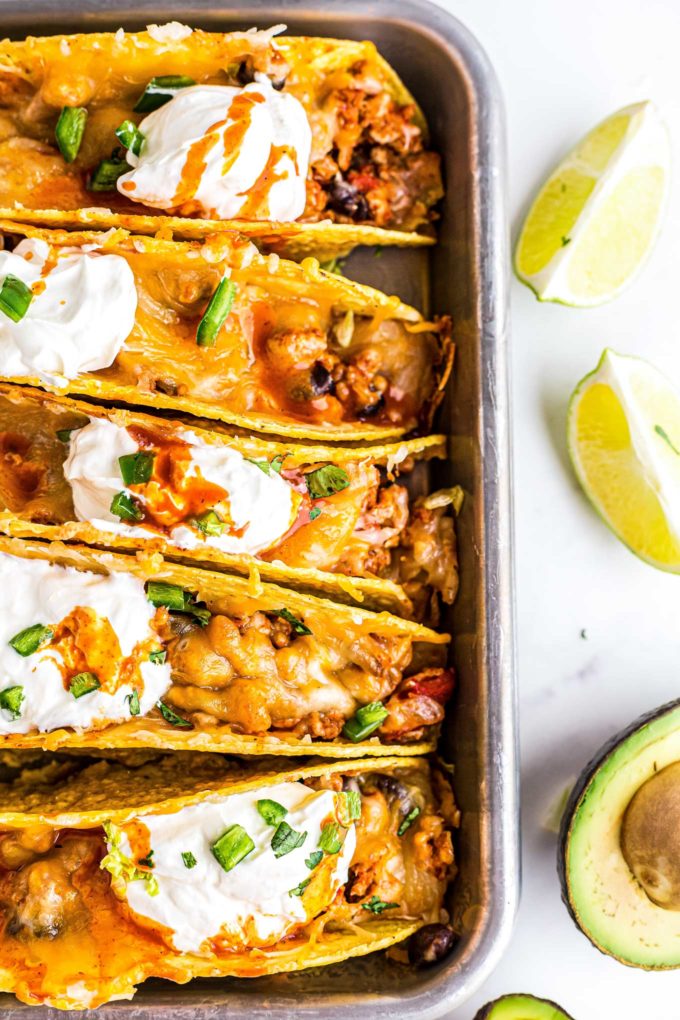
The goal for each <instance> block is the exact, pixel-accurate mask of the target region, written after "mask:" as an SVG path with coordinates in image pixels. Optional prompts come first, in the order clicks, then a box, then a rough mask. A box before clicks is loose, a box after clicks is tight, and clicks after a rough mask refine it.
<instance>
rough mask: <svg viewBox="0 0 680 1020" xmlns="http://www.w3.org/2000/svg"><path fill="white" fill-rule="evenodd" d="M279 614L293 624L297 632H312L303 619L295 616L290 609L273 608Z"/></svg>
mask: <svg viewBox="0 0 680 1020" xmlns="http://www.w3.org/2000/svg"><path fill="white" fill-rule="evenodd" d="M272 612H274V613H275V614H276V615H277V616H280V617H281V619H282V620H285V621H286V622H287V623H289V624H290V625H291V627H292V628H293V630H294V631H295V633H296V634H311V633H312V632H311V630H310V629H309V627H307V626H305V624H304V623H303V622H302V620H298V618H297V616H294V615H293V614H292V613H291V611H290V609H274V610H272Z"/></svg>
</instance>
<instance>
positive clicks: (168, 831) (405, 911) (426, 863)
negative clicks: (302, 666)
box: [0, 759, 458, 1007]
mask: <svg viewBox="0 0 680 1020" xmlns="http://www.w3.org/2000/svg"><path fill="white" fill-rule="evenodd" d="M163 767H164V759H161V760H160V761H156V762H153V763H152V764H149V765H146V766H143V767H142V768H139V769H136V770H132V771H128V772H127V773H126V774H125V777H124V780H123V782H126V783H127V784H128V785H129V784H130V782H131V781H132V782H134V781H135V779H136V780H137V782H139V783H144V782H145V781H148V779H149V777H153V782H155V783H157V782H158V779H157V776H158V771H159V770H161V774H162V770H163ZM331 768H333V767H331ZM124 771H125V770H123V769H121V767H120V766H115V765H110V764H107V763H100V764H98V765H94V766H89V767H88V768H85V769H84V771H83V772H81V773H80V774H77V775H76V777H75V780H71V783H70V790H69V785H68V784H64V785H65V786H66V789H65V791H64V793H65V794H66V796H67V797H69V799H71V798H72V797H73V795H74V793H75V792H76V791H77V789H78V787H79V786H80V787H85V786H86V784H87V783H96V782H97V780H99V781H100V782H101V781H103V782H104V783H105V784H108V783H109V782H110V781H111V780H112V779H114V778H116V775H117V773H122V772H124ZM319 771H320V770H318V769H309V770H308V772H311V773H312V774H311V775H306V774H305V770H301V772H299V773H292V774H289V775H290V778H288V777H287V776H286V774H285V773H284V774H282V776H281V778H280V779H279V780H278V781H277V777H276V776H275V775H272V776H270V777H269V779H271V781H270V782H268V781H266V780H262V779H261V780H259V781H257V779H255V780H254V781H253V779H250V780H248V777H247V776H246V777H245V782H241V783H239V789H241V791H242V792H234V793H230V792H229V788H228V787H227V788H225V787H224V786H222V788H221V789H219V788H218V789H216V790H214V791H212V792H210V793H209V795H208V796H205V795H203V796H201V795H199V796H198V797H196V796H193V797H191V798H185V799H187V800H189V803H186V804H184V805H182V804H180V805H179V807H178V806H177V804H176V802H175V803H173V802H168V803H163V800H162V798H161V797H159V798H157V799H158V800H159V803H158V806H157V807H151V808H149V807H147V808H145V809H144V810H143V811H137V812H135V811H134V810H129V809H128V810H127V811H125V808H126V805H125V801H124V800H123V801H122V803H120V808H121V809H122V810H121V814H125V818H124V820H123V819H120V818H117V817H115V816H114V818H113V819H106V818H105V817H102V816H103V815H104V814H105V811H106V808H105V807H104V810H103V811H102V810H101V806H99V809H98V810H97V812H96V815H95V817H94V818H93V819H92V820H91V821H90V820H89V819H88V818H87V816H84V817H83V819H82V820H79V819H78V809H76V811H75V812H74V811H71V812H70V814H71V816H73V819H74V822H73V823H72V824H73V825H75V827H63V826H60V825H59V823H58V820H57V819H58V811H56V810H54V809H53V810H52V812H51V814H52V815H53V816H55V815H56V816H57V818H56V819H55V821H54V822H53V823H51V824H50V823H49V821H48V822H47V823H45V822H43V823H38V822H37V820H36V821H34V822H33V824H31V815H30V813H29V814H26V815H25V816H24V818H23V819H22V821H23V824H22V826H21V827H15V828H7V827H5V828H4V831H1V830H0V919H1V922H0V926H1V934H0V968H1V969H2V972H3V974H9V975H11V986H12V990H13V991H15V992H16V994H17V995H18V997H19V998H20V999H22V1000H23V1001H26V1002H33V1003H39V1002H49V1003H50V1004H54V1005H57V1006H62V1007H68V1006H69V1005H76V1004H77V1005H80V1006H90V1007H92V1006H96V1005H99V1004H101V1003H103V1002H106V1001H108V999H110V998H111V997H112V996H113V995H114V994H115V993H116V992H123V993H128V994H129V993H130V992H132V991H134V985H135V984H136V983H138V982H140V981H142V980H144V979H145V978H146V977H149V976H152V975H156V976H160V977H167V978H170V979H174V980H187V979H188V978H189V977H191V976H195V975H201V974H202V975H210V974H213V975H218V974H229V973H233V974H238V975H239V976H255V975H257V974H261V973H267V972H270V973H271V972H275V971H276V970H281V969H291V968H290V961H291V960H292V961H294V963H293V969H299V968H300V967H304V966H312V965H314V963H315V962H316V961H317V959H318V961H319V962H326V963H328V962H333V960H341V959H343V958H344V957H345V955H350V952H349V951H350V950H351V951H352V953H355V952H359V953H362V952H370V951H371V949H372V948H374V946H372V942H373V936H372V930H373V929H379V930H380V932H382V933H383V935H387V936H388V937H387V938H385V939H384V940H382V943H381V944H382V945H385V944H390V943H393V942H396V941H399V939H400V938H404V937H406V936H408V935H409V934H411V933H412V932H413V931H414V930H416V929H417V928H419V927H420V926H422V925H423V924H427V923H429V924H440V925H441V924H442V922H445V921H446V916H447V915H446V913H445V911H444V910H443V895H444V891H445V888H446V884H447V881H448V879H450V878H451V877H452V876H453V873H454V857H453V847H452V843H451V828H452V827H453V826H454V825H456V824H457V822H458V813H457V810H456V808H455V805H454V802H453V798H452V795H451V791H450V788H449V786H448V783H447V782H446V780H445V779H444V777H443V775H442V774H440V773H439V772H434V771H431V770H430V768H429V767H428V766H427V764H425V763H423V762H417V761H416V760H415V759H411V764H410V766H409V767H404V768H395V767H392V768H389V769H384V770H381V769H380V766H375V765H374V766H373V767H371V766H370V764H369V765H367V764H366V763H362V767H361V769H360V770H357V769H356V768H355V769H354V770H348V769H347V768H345V769H344V770H343V771H340V770H339V769H338V768H337V767H334V768H333V770H332V771H331V769H330V768H329V770H328V773H327V774H323V772H321V774H319ZM154 772H155V775H153V773H154ZM314 773H316V775H315V774H314ZM211 785H212V786H215V785H216V782H215V780H213V781H212V784H211ZM244 787H245V788H244ZM107 788H109V789H110V786H108V787H107ZM50 789H51V791H52V793H53V795H54V796H55V798H56V801H57V803H58V802H59V799H60V798H61V796H62V790H61V789H60V787H59V786H57V787H56V788H54V787H53V788H50V787H47V788H46V789H45V791H44V792H43V791H40V790H39V792H38V793H37V795H35V794H34V800H35V799H38V800H39V799H40V798H41V796H43V797H47V796H48V795H49V793H50ZM174 794H175V796H176V794H177V790H175V791H174ZM86 796H87V795H86ZM116 802H117V806H118V802H119V798H118V797H117V798H116ZM81 811H82V809H81ZM114 936H115V937H114ZM379 945H380V943H379V944H378V945H376V946H375V948H378V947H379ZM324 947H325V948H324ZM334 947H335V948H334ZM5 980H6V979H5ZM5 987H6V984H5Z"/></svg>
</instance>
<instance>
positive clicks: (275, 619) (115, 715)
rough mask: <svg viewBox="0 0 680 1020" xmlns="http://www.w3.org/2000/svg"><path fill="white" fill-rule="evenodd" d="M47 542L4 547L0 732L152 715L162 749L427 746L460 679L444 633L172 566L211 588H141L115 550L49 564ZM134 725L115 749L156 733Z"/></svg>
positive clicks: (91, 727)
mask: <svg viewBox="0 0 680 1020" xmlns="http://www.w3.org/2000/svg"><path fill="white" fill-rule="evenodd" d="M10 548H12V546H11V545H10ZM13 548H16V549H21V550H22V551H23V550H24V549H25V548H26V547H25V546H23V545H20V544H15V546H14V547H13ZM46 549H49V547H45V546H40V545H38V544H37V543H32V545H31V546H30V547H28V548H27V549H26V551H25V552H24V555H23V556H18V555H13V554H12V553H10V552H0V663H1V665H2V673H3V683H2V686H1V687H0V734H2V735H3V736H5V737H9V736H13V737H18V736H19V735H26V734H36V733H47V732H51V731H54V730H57V729H64V728H69V729H73V730H75V731H76V732H77V733H79V734H81V735H82V734H85V733H88V732H94V731H96V730H98V729H101V728H102V727H105V726H107V725H109V724H112V723H121V722H123V723H124V722H130V723H132V722H135V721H136V722H141V721H142V720H143V719H145V718H148V719H149V720H151V728H152V729H153V728H154V727H155V730H156V731H159V733H160V737H159V739H160V740H161V742H162V741H163V739H167V740H168V741H170V740H171V739H172V735H173V730H176V731H178V732H179V733H180V734H183V733H185V732H186V731H194V730H195V731H197V732H198V733H200V734H203V733H205V734H207V735H208V737H209V738H210V739H211V740H212V743H213V744H214V745H215V746H217V747H219V746H220V737H221V736H223V735H225V734H227V735H233V734H247V735H260V734H268V735H271V736H273V737H277V736H282V737H285V738H295V739H297V740H300V739H302V738H306V739H307V740H309V739H310V738H312V739H317V740H325V741H327V740H333V739H335V738H342V739H343V740H344V741H346V742H349V743H351V744H358V743H361V742H362V741H364V740H367V739H368V738H369V737H372V738H375V737H377V738H378V740H380V741H382V742H384V743H393V744H399V743H414V742H416V741H419V740H422V739H428V740H429V739H432V737H433V735H434V734H435V732H436V731H435V727H436V726H437V724H438V723H440V722H441V720H442V719H443V717H444V705H445V703H446V701H447V700H448V698H449V697H450V696H451V693H452V691H453V674H452V672H451V670H448V669H445V668H444V666H443V649H444V644H443V643H442V642H445V639H443V638H442V637H441V636H439V635H437V634H435V633H434V632H432V631H428V630H427V629H425V628H422V627H418V626H417V625H414V624H410V623H408V622H405V621H400V620H397V619H395V618H394V617H389V616H387V614H381V615H375V614H372V613H367V612H363V613H360V615H357V612H358V611H353V610H349V609H346V608H344V607H341V606H335V605H333V604H332V603H329V602H325V601H322V600H319V599H315V598H311V597H309V596H300V595H296V594H295V593H293V592H287V591H286V590H285V589H280V588H274V587H269V586H264V587H263V591H262V593H261V594H259V595H257V596H254V595H249V594H248V582H246V581H244V580H242V579H239V578H227V577H225V576H224V575H212V574H206V575H204V576H202V577H200V578H199V577H198V575H197V572H195V571H194V572H192V571H189V570H187V569H186V568H175V569H176V570H178V571H179V576H180V578H181V579H184V578H187V577H188V578H189V579H193V577H194V576H196V580H197V581H199V580H200V581H201V582H202V583H205V584H208V585H210V584H213V585H216V586H217V587H216V589H215V590H216V591H217V592H219V593H220V594H219V595H217V594H216V595H213V596H212V597H211V595H210V590H209V588H208V589H206V592H205V593H203V594H204V596H205V597H200V594H199V593H197V591H196V590H192V589H189V587H188V586H185V587H183V586H182V585H180V584H177V583H173V582H172V581H168V580H148V581H146V583H145V581H144V579H143V574H142V576H135V575H133V573H132V572H131V569H132V565H133V564H134V562H135V561H134V560H131V559H130V558H128V557H117V558H116V561H115V564H114V566H115V569H108V568H109V567H110V565H111V563H112V557H111V556H110V554H106V553H99V554H97V556H96V557H93V566H95V567H99V568H100V569H101V568H102V567H104V568H107V569H108V573H106V574H102V573H94V572H92V571H91V570H85V569H76V568H75V567H73V566H70V565H61V564H59V563H54V562H50V561H49V559H47V558H46V553H45V550H46ZM38 553H39V554H41V558H37V557H36V558H31V554H33V555H34V556H36V554H38ZM47 555H49V554H47ZM140 571H141V568H138V569H137V575H139V574H140ZM129 729H130V733H129V735H126V732H125V730H122V731H121V732H120V741H121V742H122V744H123V745H124V744H125V743H126V742H127V743H130V744H132V743H135V742H141V743H142V744H143V743H144V742H145V741H148V740H149V732H150V731H149V726H148V725H147V724H144V726H142V729H141V736H140V738H139V741H136V739H135V726H131V727H129ZM128 738H129V739H128ZM18 742H19V744H21V743H22V741H21V740H19V741H18ZM24 743H25V741H24ZM84 743H86V741H84Z"/></svg>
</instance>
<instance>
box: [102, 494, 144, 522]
mask: <svg viewBox="0 0 680 1020" xmlns="http://www.w3.org/2000/svg"><path fill="white" fill-rule="evenodd" d="M109 510H110V511H111V513H112V514H115V515H116V517H120V519H121V521H143V520H144V511H143V509H142V508H141V506H140V505H139V503H138V502H137V500H135V499H133V498H132V496H131V495H130V493H129V492H117V493H116V495H115V496H114V497H113V499H112V500H111V506H110V507H109Z"/></svg>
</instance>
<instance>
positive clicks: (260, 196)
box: [239, 145, 294, 220]
mask: <svg viewBox="0 0 680 1020" xmlns="http://www.w3.org/2000/svg"><path fill="white" fill-rule="evenodd" d="M286 154H288V155H290V156H291V158H293V161H294V150H293V149H291V148H290V146H288V145H272V147H271V150H270V152H269V159H268V160H267V163H266V165H265V168H264V170H263V171H262V173H261V174H260V176H259V177H258V178H257V180H256V181H255V183H254V184H253V186H252V187H251V188H249V189H248V192H247V193H245V194H246V196H247V197H246V200H245V202H244V203H243V205H242V206H241V209H240V210H239V218H240V219H244V220H247V219H249V218H251V217H256V216H265V217H266V216H268V215H269V192H270V190H271V188H272V187H273V186H274V184H276V182H277V181H283V180H285V179H286V177H288V176H289V175H288V171H287V170H278V171H277V169H276V164H277V163H278V162H279V161H280V160H281V158H282V157H283V156H284V155H286Z"/></svg>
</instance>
